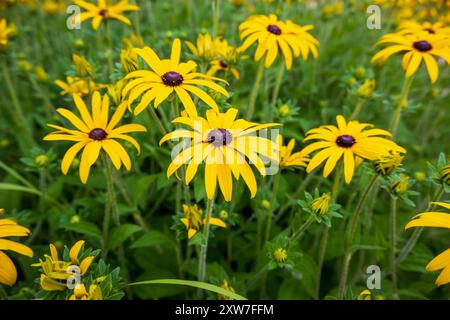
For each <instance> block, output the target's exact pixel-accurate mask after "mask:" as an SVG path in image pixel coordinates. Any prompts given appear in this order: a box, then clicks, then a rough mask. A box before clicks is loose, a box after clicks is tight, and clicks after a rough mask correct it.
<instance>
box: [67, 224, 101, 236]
mask: <svg viewBox="0 0 450 320" xmlns="http://www.w3.org/2000/svg"><path fill="white" fill-rule="evenodd" d="M64 229H66V230H70V231H75V232H78V233H82V234H86V235H89V236H92V237H95V238H98V239H100V240H101V239H102V238H103V236H102V232H101V230H100V228H99V227H97V225H96V224H93V223H91V222H78V223H71V224H66V225H65V226H64Z"/></svg>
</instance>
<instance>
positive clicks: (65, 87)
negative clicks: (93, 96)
mask: <svg viewBox="0 0 450 320" xmlns="http://www.w3.org/2000/svg"><path fill="white" fill-rule="evenodd" d="M66 81H67V82H64V81H61V80H56V81H55V84H56V85H57V86H58V87H60V88H61V89H62V91H61V92H60V94H61V95H66V94H78V95H80V96H86V95H88V94H89V93H91V92H92V91H95V90H98V89H101V88H104V87H105V85H104V84H100V83H95V82H94V81H92V80H85V79H81V78H78V77H70V76H68V77H67V78H66Z"/></svg>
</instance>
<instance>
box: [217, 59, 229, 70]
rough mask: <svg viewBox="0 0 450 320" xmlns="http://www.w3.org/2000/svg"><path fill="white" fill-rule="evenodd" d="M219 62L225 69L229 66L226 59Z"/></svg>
mask: <svg viewBox="0 0 450 320" xmlns="http://www.w3.org/2000/svg"><path fill="white" fill-rule="evenodd" d="M219 64H220V66H221V67H222V68H224V69H225V68H227V67H228V64H227V63H226V62H225V61H223V60H220V62H219Z"/></svg>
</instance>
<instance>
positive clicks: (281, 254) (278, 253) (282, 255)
mask: <svg viewBox="0 0 450 320" xmlns="http://www.w3.org/2000/svg"><path fill="white" fill-rule="evenodd" d="M273 258H274V259H275V261H276V262H278V263H285V262H286V260H287V258H288V255H287V252H286V249H283V248H277V249H275V251H274V252H273Z"/></svg>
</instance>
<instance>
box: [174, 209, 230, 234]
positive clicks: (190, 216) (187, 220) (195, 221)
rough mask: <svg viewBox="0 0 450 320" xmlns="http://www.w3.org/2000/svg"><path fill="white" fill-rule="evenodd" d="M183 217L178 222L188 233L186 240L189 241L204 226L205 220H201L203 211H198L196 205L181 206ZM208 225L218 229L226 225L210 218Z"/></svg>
mask: <svg viewBox="0 0 450 320" xmlns="http://www.w3.org/2000/svg"><path fill="white" fill-rule="evenodd" d="M183 213H184V217H183V218H181V219H180V221H181V222H182V223H183V224H184V226H185V227H186V230H187V232H188V238H189V239H191V238H192V237H193V236H195V235H196V234H197V232H198V231H199V230H200V228H201V226H202V225H204V224H206V218H203V210H202V209H200V208H199V207H198V206H197V205H196V204H194V205H193V206H188V205H186V204H183ZM209 223H210V224H212V225H215V226H218V227H222V228H226V227H227V225H226V224H225V222H223V221H222V220H221V219H219V218H212V217H211V218H210V219H209Z"/></svg>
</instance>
